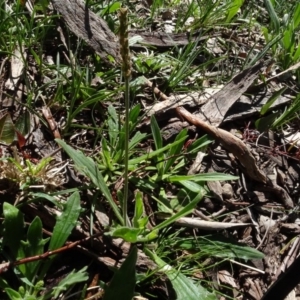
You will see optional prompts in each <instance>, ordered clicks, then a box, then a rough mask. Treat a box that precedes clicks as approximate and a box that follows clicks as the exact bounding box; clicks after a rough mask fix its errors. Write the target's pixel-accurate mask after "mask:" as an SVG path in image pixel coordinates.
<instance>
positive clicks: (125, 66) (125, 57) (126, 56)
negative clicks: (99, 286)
mask: <svg viewBox="0 0 300 300" xmlns="http://www.w3.org/2000/svg"><path fill="white" fill-rule="evenodd" d="M119 19H120V52H121V56H122V71H123V76H124V80H125V125H124V126H125V144H124V147H125V149H124V153H125V157H124V165H125V171H124V198H123V207H122V212H123V220H124V224H125V226H130V222H129V220H128V217H127V202H128V160H129V81H130V75H131V65H130V53H129V44H128V20H127V8H121V9H120V12H119Z"/></svg>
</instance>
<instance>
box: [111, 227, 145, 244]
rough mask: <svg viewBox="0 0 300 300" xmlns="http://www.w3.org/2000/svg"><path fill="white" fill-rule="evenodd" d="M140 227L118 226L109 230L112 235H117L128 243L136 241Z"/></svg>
mask: <svg viewBox="0 0 300 300" xmlns="http://www.w3.org/2000/svg"><path fill="white" fill-rule="evenodd" d="M140 233H141V229H139V228H132V227H118V228H116V229H115V230H113V231H112V232H111V236H112V237H119V238H122V239H123V240H125V241H126V242H129V243H136V242H137V240H138V236H139V234H140Z"/></svg>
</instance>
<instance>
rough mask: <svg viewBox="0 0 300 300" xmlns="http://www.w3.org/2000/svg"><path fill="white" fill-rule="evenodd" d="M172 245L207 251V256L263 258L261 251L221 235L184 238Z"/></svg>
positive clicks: (247, 258) (246, 258)
mask: <svg viewBox="0 0 300 300" xmlns="http://www.w3.org/2000/svg"><path fill="white" fill-rule="evenodd" d="M174 247H175V248H180V249H184V250H194V251H201V252H203V253H207V254H208V255H209V256H215V257H220V258H230V259H232V258H240V259H244V260H249V259H262V258H264V254H263V253H262V252H260V251H258V250H256V249H254V248H251V247H249V246H247V245H244V244H241V243H238V242H237V241H235V240H234V239H232V238H227V237H224V236H221V235H208V236H203V237H198V238H197V239H195V238H187V239H186V238H185V239H182V240H180V241H177V242H176V243H175V245H172V248H174Z"/></svg>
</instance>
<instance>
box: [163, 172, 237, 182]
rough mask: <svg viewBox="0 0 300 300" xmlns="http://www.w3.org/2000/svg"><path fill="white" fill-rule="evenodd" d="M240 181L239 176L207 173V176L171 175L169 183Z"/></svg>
mask: <svg viewBox="0 0 300 300" xmlns="http://www.w3.org/2000/svg"><path fill="white" fill-rule="evenodd" d="M236 179H239V177H238V176H232V175H228V174H223V173H205V174H196V175H171V176H169V177H168V178H167V180H168V181H169V182H180V181H182V180H184V181H186V180H190V181H196V182H201V181H221V180H236Z"/></svg>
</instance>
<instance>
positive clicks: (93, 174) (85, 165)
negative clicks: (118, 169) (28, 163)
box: [56, 139, 124, 225]
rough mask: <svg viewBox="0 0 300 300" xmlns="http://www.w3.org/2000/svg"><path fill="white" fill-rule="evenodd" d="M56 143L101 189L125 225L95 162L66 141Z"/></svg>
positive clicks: (79, 169)
mask: <svg viewBox="0 0 300 300" xmlns="http://www.w3.org/2000/svg"><path fill="white" fill-rule="evenodd" d="M56 142H57V143H58V144H59V145H60V146H61V147H62V148H63V149H64V150H65V151H66V152H67V153H68V155H69V156H70V157H71V159H73V161H74V163H75V166H76V168H77V169H78V171H80V172H81V173H83V174H84V175H85V176H87V177H88V178H90V179H91V181H92V182H93V184H94V185H95V186H96V187H98V188H99V189H100V191H101V192H102V193H103V195H104V196H105V198H106V199H107V201H108V202H109V204H110V206H111V208H112V210H113V211H114V213H115V215H116V217H117V218H118V219H119V221H120V222H121V224H123V225H124V221H123V218H122V216H121V213H120V211H119V208H118V207H117V205H116V204H115V202H114V200H113V199H112V196H111V194H110V191H109V189H108V187H107V185H106V183H105V181H104V178H103V176H102V175H101V172H100V170H99V168H98V167H97V165H96V164H95V162H94V161H93V160H92V159H91V158H89V157H86V156H85V155H84V154H83V153H82V152H81V151H77V150H75V149H73V148H72V147H70V146H69V145H67V144H66V143H65V142H64V141H62V140H59V139H56Z"/></svg>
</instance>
